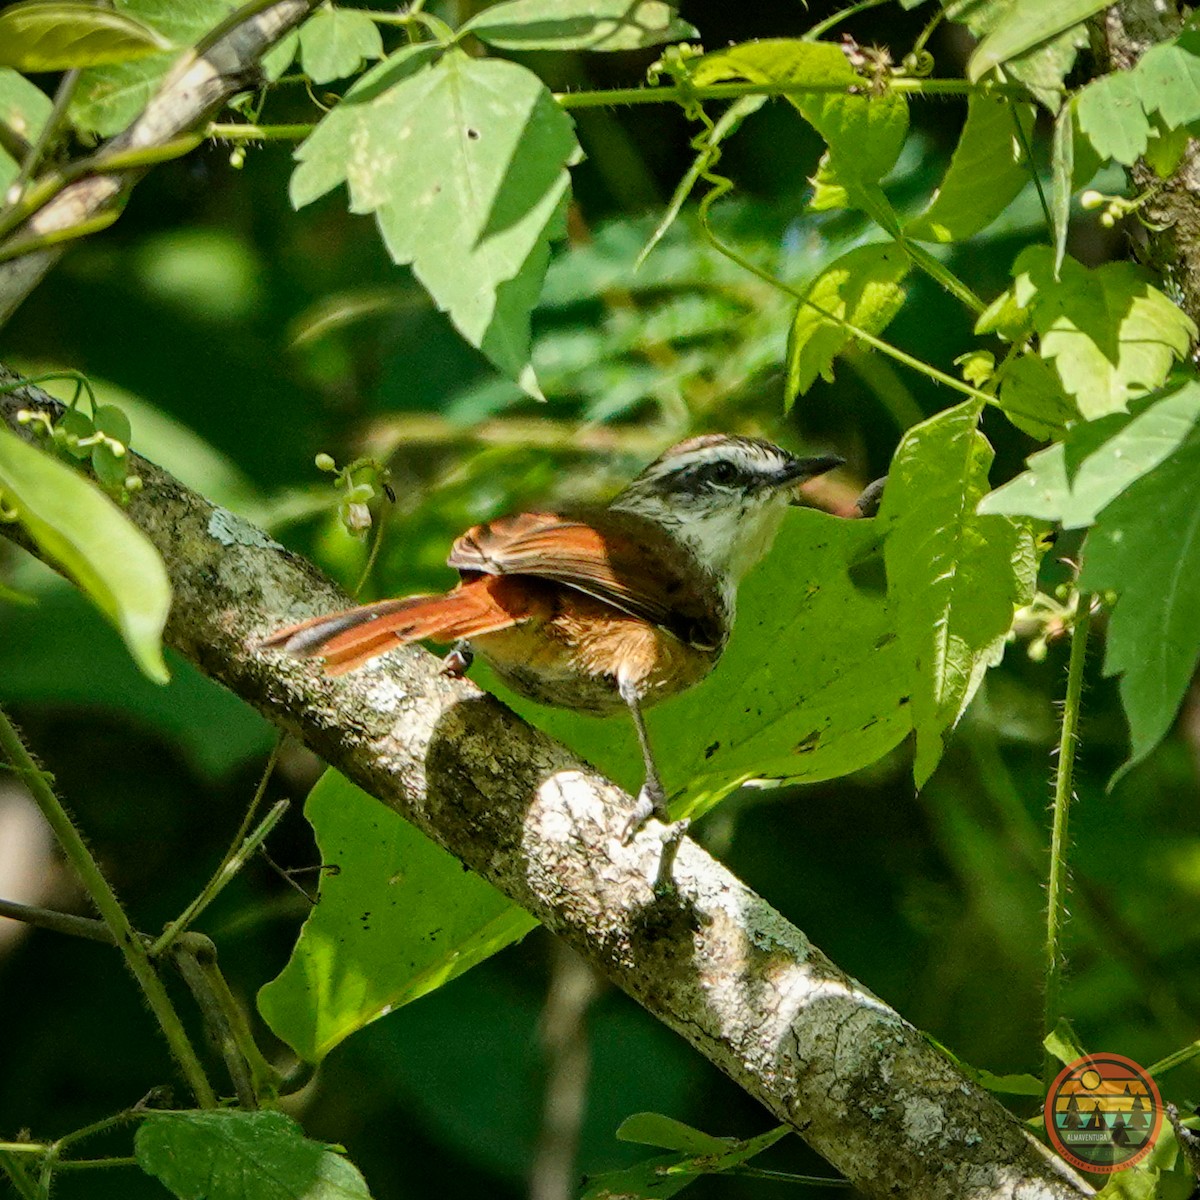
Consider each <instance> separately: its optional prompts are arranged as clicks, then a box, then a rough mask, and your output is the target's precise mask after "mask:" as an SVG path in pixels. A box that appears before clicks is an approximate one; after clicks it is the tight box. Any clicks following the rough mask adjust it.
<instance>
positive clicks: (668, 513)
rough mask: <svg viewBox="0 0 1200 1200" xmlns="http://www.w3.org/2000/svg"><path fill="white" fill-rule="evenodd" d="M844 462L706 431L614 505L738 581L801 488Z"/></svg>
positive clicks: (653, 467)
mask: <svg viewBox="0 0 1200 1200" xmlns="http://www.w3.org/2000/svg"><path fill="white" fill-rule="evenodd" d="M842 461H843V460H842V459H840V458H838V457H837V456H836V455H832V454H828V455H822V456H820V457H817V458H797V457H796V456H795V455H792V454H789V453H788V452H787V451H786V450H784V449H782V448H780V447H779V446H776V445H774V444H773V443H771V442H767V441H763V440H762V439H761V438H751V437H737V436H734V435H731V434H723V433H718V434H707V435H705V436H703V437H694V438H689V439H688V440H687V441H685V442H680V443H679V444H678V445H677V446H672V447H671V448H670V449H669V450H667V451H666V452H665V453H663V454H662V455H661V456H660V457H659V458H657V459H655V461H654V462H652V463H651V464H650V465H649V466H648V467H647V468H646V469H645V470H644V471H643V472H642V473H641V474H640V475H639V476H638V477H637V478H636V479H635V480H633V482H632V483H630V484H629V486H628V487H626V488H625V490H624V491H622V492H621V493H620V494H619V495H618V496H617V497H616V498H615V499H614V500H613V502H612V507H613V508H618V509H621V510H624V511H626V512H636V513H638V514H640V515H641V516H643V517H646V518H649V519H650V520H652V521H655V522H656V523H658V524H660V525H662V526H664V527H665V528H666V529H668V530H669V531H670V532H671V533H673V534H674V535H675V536H677V537H680V538H682V539H683V540H684V541H686V542H687V543H688V544H689V545H690V546H691V548H692V549H693V551H694V552H695V553H696V555H697V556H698V557H699V558H700V560H701V561H702V562H703V563H704V564H705V565H706V566H708V567H709V568H710V569H712V570H713V571H715V572H717V573H718V574H720V575H723V576H728V577H730V578H731V580H732V581H733V582H736V581H737V580H738V579H739V578H740V577H741V576H742V575H743V574H744V573H745V571H746V570H748V569H749V568H750V567H751V566H753V565H754V563H755V562H757V561H758V560H759V559H760V558H761V557H762V556H763V555H764V554H765V553H766V552H767V550H768V549H770V545H771V542H772V540H773V539H774V537H775V534H776V532H777V531H778V529H779V525H780V522H781V521H782V519H783V513H784V511H785V510H786V508H787V506H788V505H789V504H794V503H797V496H798V489H799V486H800V484H802V483H803V482H804V481H805V480H806V479H812V478H813V477H814V476H815V475H821V474H824V472H826V471H831V470H833V468H834V467H838V466H841V465H842Z"/></svg>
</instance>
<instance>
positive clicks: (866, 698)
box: [476, 509, 913, 815]
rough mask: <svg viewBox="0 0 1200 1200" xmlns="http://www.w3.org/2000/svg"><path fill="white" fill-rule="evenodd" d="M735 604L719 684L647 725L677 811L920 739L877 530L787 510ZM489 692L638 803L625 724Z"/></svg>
mask: <svg viewBox="0 0 1200 1200" xmlns="http://www.w3.org/2000/svg"><path fill="white" fill-rule="evenodd" d="M781 597H786V598H787V602H786V603H782V602H781V599H780V598H781ZM737 603H738V614H737V620H736V622H735V623H734V629H733V636H732V637H731V638H730V642H729V646H728V648H727V649H726V651H725V653H724V655H723V656H722V658H721V661H720V662H719V663H718V664H717V667H716V670H715V671H713V673H712V675H711V676H709V678H708V679H706V680H705V681H704V682H703V683H702V684H700V685H699V686H698V687H695V688H693V689H692V690H691V691H689V692H685V693H684V694H683V695H680V696H676V697H674V698H673V699H671V700H668V701H666V702H665V703H663V704H661V705H659V706H658V707H656V708H653V709H651V710H650V712H649V713H647V715H646V722H647V725H648V726H649V731H650V740H651V742H652V744H653V746H654V750H655V756H656V758H657V761H658V766H659V770H660V772H661V774H662V776H663V779H664V781H665V783H666V786H667V790H668V793H669V794H678V795H680V796H681V797H682V800H681V803H680V805H679V811H680V812H681V813H684V812H686V813H689V814H693V815H694V814H696V813H700V812H704V811H707V810H708V809H709V808H711V807H712V806H713V805H714V804H716V803H717V802H718V801H720V800H721V799H722V798H723V797H725V796H726V795H728V794H729V793H730V792H731V791H732V790H733V789H734V788H736V787H737V786H739V785H740V784H741V783H743V782H745V781H746V780H747V779H760V778H770V779H791V780H795V781H797V782H799V781H807V782H816V781H819V780H823V779H835V778H838V777H840V776H842V775H846V774H849V773H850V772H851V771H855V770H858V769H859V768H861V767H864V766H867V765H868V764H870V763H873V762H875V761H876V760H878V759H879V758H881V757H882V756H883V755H884V754H886V753H888V751H890V750H892V749H894V748H895V746H896V745H898V744H899V743H900V742H901V741H902V740H903V739H904V738H905V737H906V736H907V735H908V733H909V732H910V731H911V729H912V720H911V711H912V710H911V705H910V703H909V699H910V696H911V692H912V686H913V678H912V670H911V667H910V658H911V657H913V656H910V655H909V654H907V653H906V651H905V649H904V647H903V646H902V645H901V643H900V640H899V639H898V638H897V636H896V631H895V625H894V621H893V618H892V614H891V612H890V610H889V608H888V603H887V580H886V577H885V574H884V567H883V561H882V557H881V553H880V528H879V524H878V522H877V521H873V520H871V521H869V520H859V521H847V520H844V519H842V518H839V517H831V516H829V515H828V514H826V513H821V512H816V511H814V510H811V509H803V510H801V509H795V510H792V511H791V512H789V514H788V517H787V520H786V521H785V522H784V526H783V529H782V531H781V532H780V535H779V537H778V538H777V540H776V544H775V548H774V549H773V550H772V552H771V554H770V555H768V557H767V558H766V559H765V560H764V561H763V562H762V563H760V564H759V566H758V567H757V568H755V569H754V570H753V571H751V572H750V574H749V575H748V576H747V578H746V579H745V581H744V582H743V584H742V586H741V588H740V589H739V591H738V602H737ZM476 671H477V673H478V675H479V677H480V678H481V679H484V678H487V677H486V675H485V674H484V672H482V671H480V670H479V667H478V665H477V667H476ZM486 686H487V687H488V688H489V689H490V690H493V691H496V692H497V693H498V694H499V695H500V696H501V698H502V699H503V700H504V702H505V703H506V704H509V705H510V706H511V707H513V708H515V709H516V710H517V711H518V712H520V713H521V715H522V716H523V717H525V718H526V720H528V721H530V722H532V723H533V724H535V725H537V726H538V727H539V728H541V729H544V730H546V731H547V732H548V733H550V734H551V735H552V736H554V737H557V738H559V739H560V740H562V741H564V742H566V744H567V745H569V746H571V747H572V748H573V749H574V750H575V751H576V752H577V753H579V754H580V755H581V756H582V757H583V758H585V759H587V760H588V761H589V762H591V763H594V764H595V765H596V766H597V767H598V768H599V769H600V770H602V771H603V772H604V773H605V774H606V775H608V776H609V778H611V779H614V780H616V781H617V782H618V783H620V784H621V785H622V786H623V787H625V788H626V789H628V790H631V791H636V790H637V788H638V787H639V786H640V784H641V782H642V765H641V763H642V760H641V755H640V754H639V753H638V749H637V743H636V741H635V739H634V736H633V729H632V725H631V722H630V721H629V720H628V718H626V717H625V716H624V715H617V716H614V717H611V718H595V717H583V716H578V715H576V714H573V713H567V712H563V711H561V710H555V709H548V708H544V707H542V706H541V705H537V704H534V703H533V702H531V701H529V700H523V699H521V698H520V697H517V696H514V695H513V694H512V693H510V692H507V691H505V690H504V689H503V688H500V687H498V686H495V685H494V683H493V682H492V681H491V680H490V679H488V682H487V684H486Z"/></svg>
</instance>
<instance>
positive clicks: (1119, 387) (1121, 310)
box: [1012, 246, 1196, 420]
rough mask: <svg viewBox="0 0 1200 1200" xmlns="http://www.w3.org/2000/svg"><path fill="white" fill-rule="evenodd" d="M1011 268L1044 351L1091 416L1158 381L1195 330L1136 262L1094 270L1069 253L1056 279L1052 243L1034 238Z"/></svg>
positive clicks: (1015, 292) (1119, 407)
mask: <svg viewBox="0 0 1200 1200" xmlns="http://www.w3.org/2000/svg"><path fill="white" fill-rule="evenodd" d="M1013 274H1014V277H1015V283H1014V286H1013V289H1012V296H1013V299H1014V301H1015V303H1016V305H1017V306H1018V307H1019V308H1021V309H1027V310H1028V311H1029V314H1030V318H1031V321H1032V328H1033V331H1034V332H1035V333H1037V334H1038V335H1039V336H1040V338H1041V343H1040V349H1041V355H1042V357H1043V358H1045V359H1046V360H1047V361H1049V362H1052V363H1053V364H1054V367H1055V370H1056V371H1057V372H1058V376H1059V378H1060V379H1061V380H1062V384H1063V387H1064V389H1065V390H1066V391H1067V392H1068V394H1070V395H1071V396H1073V397H1074V398H1075V402H1076V404H1078V406H1079V411H1080V413H1082V415H1083V416H1084V417H1085V418H1086V419H1087V420H1094V419H1095V418H1096V417H1102V416H1104V415H1105V414H1106V413H1110V412H1122V411H1124V410H1125V409H1126V408H1127V406H1128V403H1129V400H1130V398H1131V397H1133V396H1137V395H1142V394H1144V393H1146V392H1149V391H1153V390H1154V389H1155V388H1158V387H1161V386H1162V385H1163V383H1165V382H1166V379H1167V375H1168V374H1169V372H1170V370H1171V367H1172V366H1173V365H1174V363H1175V360H1176V359H1181V358H1183V357H1184V356H1185V355H1186V354H1187V353H1188V350H1189V348H1190V346H1191V343H1192V340H1193V339H1194V338H1195V336H1196V326H1195V324H1194V323H1193V322H1192V320H1191V318H1190V317H1188V316H1187V315H1186V314H1185V313H1184V312H1183V311H1182V310H1181V309H1179V308H1178V307H1176V306H1175V305H1174V304H1172V303H1171V301H1170V300H1168V299H1167V297H1166V296H1164V295H1163V294H1162V292H1160V291H1159V290H1158V289H1157V288H1155V287H1153V286H1152V285H1151V284H1150V282H1149V277H1148V276H1147V274H1146V273H1145V272H1143V271H1141V270H1140V269H1139V268H1138V267H1136V266H1134V264H1133V263H1126V262H1113V263H1105V264H1103V265H1102V266H1100V267H1097V268H1095V269H1094V270H1089V269H1088V268H1087V267H1084V266H1082V265H1081V264H1080V263H1078V262H1076V261H1075V260H1074V259H1072V258H1065V259H1064V260H1063V263H1062V268H1061V271H1060V272H1059V274H1060V278H1059V279H1055V277H1054V276H1055V272H1054V251H1053V250H1051V249H1050V248H1049V247H1047V246H1030V247H1029V248H1028V249H1026V250H1024V251H1023V252H1022V253H1021V255H1020V256H1019V257H1018V258H1017V261H1016V263H1015V264H1014V267H1013Z"/></svg>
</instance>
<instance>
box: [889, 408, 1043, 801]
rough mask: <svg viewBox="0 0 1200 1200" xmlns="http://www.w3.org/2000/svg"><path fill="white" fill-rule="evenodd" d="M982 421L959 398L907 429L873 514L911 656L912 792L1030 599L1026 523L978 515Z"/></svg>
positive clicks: (1032, 560) (986, 463)
mask: <svg viewBox="0 0 1200 1200" xmlns="http://www.w3.org/2000/svg"><path fill="white" fill-rule="evenodd" d="M979 414H980V402H979V401H975V400H968V401H966V402H965V403H963V404H959V405H957V406H956V407H954V408H950V409H947V410H945V411H944V412H941V413H938V415H937V416H935V417H932V418H930V419H929V420H928V421H925V422H923V423H922V424H920V425H917V426H915V427H914V428H912V429H910V430H909V431H908V433H907V434H906V435H905V437H904V440H903V441H902V442H901V443H900V447H899V449H898V450H897V451H896V455H895V457H894V458H893V460H892V469H891V470H890V471H889V472H888V482H887V488H886V490H885V491H884V494H883V505H882V507H881V509H880V513H879V520H880V522H881V523H883V525H884V527H885V528H886V531H887V540H886V542H885V543H884V562H885V564H886V566H887V577H888V595H889V597H890V599H891V601H892V603H893V604H894V606H895V610H896V626H897V632H898V633H899V636H900V639H901V641H902V642H903V643H904V644H905V647H906V650H907V652H909V653H911V654H913V655H914V656H915V663H914V666H915V689H914V691H913V695H912V709H913V715H912V720H913V725H914V727H915V729H916V733H917V755H916V762H915V764H914V768H913V773H914V776H915V778H916V782H917V786H918V787H919V786H921V785H922V784H923V783H924V782H925V780H926V779H928V778H929V776H930V775H931V774H932V773H933V769H934V767H936V766H937V763H938V760H939V759H940V758H941V755H942V750H943V748H944V747H943V743H944V739H945V737H946V735H947V734H948V733H949V732H950V730H951V729H953V728H954V726H955V724H956V723H957V722H958V719H959V717H960V716H961V715H962V713H963V710H964V709H965V708H966V706H967V703H968V702H969V701H970V699H971V697H972V696H973V695H974V693H975V689H976V688H977V687H978V686H979V683H980V681H981V680H982V678H983V674H984V672H985V671H986V669H987V668H988V667H990V666H993V665H995V664H996V663H997V662H998V661H999V660H1000V657H1001V656H1002V655H1003V652H1004V641H1005V635H1006V634H1007V633H1008V631H1009V628H1010V627H1011V625H1012V618H1013V612H1014V611H1015V609H1017V608H1018V607H1020V606H1021V605H1023V604H1026V603H1028V601H1029V599H1030V598H1031V597H1032V595H1033V584H1034V577H1035V574H1036V568H1037V559H1036V553H1035V550H1034V541H1033V536H1032V533H1031V531H1030V529H1029V526H1028V523H1027V522H1023V521H1016V520H1013V519H1011V518H1009V517H997V516H980V515H978V514H977V513H976V511H975V509H976V505H977V504H978V503H979V501H980V499H981V498H982V497H983V496H984V495H985V494H986V493H987V490H988V478H987V476H988V468H989V467H990V466H991V463H992V458H993V454H992V448H991V446H989V445H988V442H987V439H986V438H985V437H984V436H983V434H982V433H980V432H979V430H978V428H977V425H978V421H979Z"/></svg>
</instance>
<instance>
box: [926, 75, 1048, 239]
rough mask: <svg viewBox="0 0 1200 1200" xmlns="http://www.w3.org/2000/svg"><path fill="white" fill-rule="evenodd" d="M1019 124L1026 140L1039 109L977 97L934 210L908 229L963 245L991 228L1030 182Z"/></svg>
mask: <svg viewBox="0 0 1200 1200" xmlns="http://www.w3.org/2000/svg"><path fill="white" fill-rule="evenodd" d="M1017 121H1020V122H1021V128H1022V129H1024V130H1025V134H1026V138H1029V137H1030V136H1031V135H1032V132H1033V108H1032V107H1031V106H1030V105H1028V104H1015V105H1014V104H1012V103H1010V102H1008V101H1006V100H1003V99H1001V98H999V97H995V96H978V95H977V96H972V97H971V98H970V100H968V102H967V121H966V124H965V125H964V126H963V131H962V135H961V136H960V137H959V139H958V145H957V146H956V147H955V149H954V156H953V157H952V158H951V159H950V166H949V167H948V168H947V170H946V174H945V176H944V178H943V179H942V183H941V186H940V187H939V188H938V190H937V191H936V192H935V193H934V196H933V199H932V201H931V202H930V204H929V207H928V208H926V210H925V211H924V212H923V213H922V214H921V215H920V216H918V217H917V218H915V220H913V221H912V222H910V223H909V224H908V225H907V226H906V227H905V230H904V232H905V234H906V235H907V236H908V237H911V238H916V239H917V240H918V241H924V242H960V241H963V240H965V239H966V238H969V237H972V236H974V235H975V234H976V233H978V232H979V231H980V230H981V229H986V228H987V226H989V225H990V224H991V223H992V222H993V221H994V220H995V219H996V218H997V217H998V216H999V215H1000V214H1001V213H1002V212H1003V211H1004V210H1005V209H1006V208H1007V207H1008V205H1009V203H1010V202H1011V201H1012V200H1014V199H1015V198H1016V196H1017V194H1018V193H1019V192H1020V191H1021V190H1022V189H1023V188H1024V187H1025V185H1026V184H1027V183H1028V182H1029V171H1028V168H1027V167H1026V163H1025V151H1024V149H1023V147H1022V144H1021V139H1020V137H1019V136H1018V133H1017V124H1016V123H1017Z"/></svg>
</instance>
